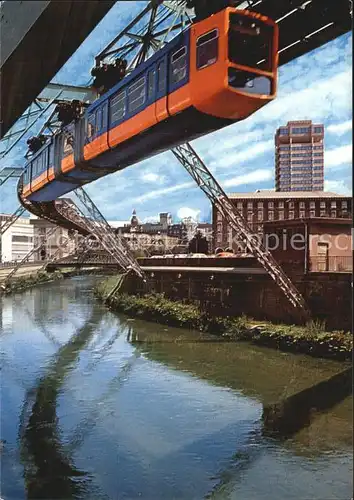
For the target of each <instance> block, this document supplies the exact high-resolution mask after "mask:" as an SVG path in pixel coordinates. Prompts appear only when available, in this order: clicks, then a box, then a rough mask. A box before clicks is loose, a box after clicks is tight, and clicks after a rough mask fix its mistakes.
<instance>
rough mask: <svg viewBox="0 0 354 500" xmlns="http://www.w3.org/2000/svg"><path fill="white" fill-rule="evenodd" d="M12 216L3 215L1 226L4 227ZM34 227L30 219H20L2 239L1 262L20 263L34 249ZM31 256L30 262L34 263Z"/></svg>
mask: <svg viewBox="0 0 354 500" xmlns="http://www.w3.org/2000/svg"><path fill="white" fill-rule="evenodd" d="M10 218H11V215H7V214H1V215H0V224H1V225H3V224H4V223H6V222H7V221H8V220H9V219H10ZM33 236H34V233H33V226H32V225H31V224H30V219H26V218H25V217H20V218H18V219H17V220H16V221H15V222H14V223H13V224H12V225H11V226H10V227H9V228H8V229H7V231H5V233H4V234H3V235H2V236H1V237H0V251H1V252H0V253H1V262H14V261H20V260H22V259H23V257H25V256H26V254H27V253H28V252H29V251H30V250H31V249H32V248H33ZM33 259H34V257H33V256H31V257H30V258H29V261H30V262H31V261H33Z"/></svg>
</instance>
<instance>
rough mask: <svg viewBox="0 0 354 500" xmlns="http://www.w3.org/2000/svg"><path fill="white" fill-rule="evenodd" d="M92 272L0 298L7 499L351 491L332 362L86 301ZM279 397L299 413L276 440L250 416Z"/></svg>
mask: <svg viewBox="0 0 354 500" xmlns="http://www.w3.org/2000/svg"><path fill="white" fill-rule="evenodd" d="M93 283H94V280H93V279H92V278H89V279H88V278H81V279H76V280H66V281H64V282H62V283H60V284H56V285H55V286H54V285H44V286H43V287H40V288H38V289H35V290H32V291H28V292H26V293H24V294H18V295H16V296H13V297H7V298H5V300H3V301H2V313H1V316H0V317H1V318H2V331H1V335H2V341H3V342H2V349H1V363H2V395H1V397H2V399H3V401H2V405H3V407H6V408H7V412H6V414H5V413H4V412H3V413H2V414H1V419H2V424H3V426H2V433H3V436H4V438H5V439H6V441H7V442H6V444H5V449H4V455H3V461H2V464H1V466H2V477H3V478H8V479H7V480H6V481H5V484H3V496H4V497H5V498H6V500H8V499H9V500H11V499H15V498H16V500H17V499H22V498H46V499H50V498H62V499H70V498H75V499H76V498H77V499H86V498H89V499H91V498H92V499H96V498H97V499H98V498H107V499H108V498H109V499H111V498H112V499H115V498H119V499H129V500H132V499H135V498H143V499H147V500H150V499H151V500H159V499H161V500H165V499H167V498H178V499H180V500H196V499H202V498H213V499H218V500H219V499H222V500H224V499H229V500H231V499H232V500H234V499H236V498H237V499H238V500H239V499H243V498H247V499H259V498H262V499H263V498H266V499H268V498H269V500H270V499H272V500H284V499H287V498H299V499H300V500H302V499H303V500H305V499H306V498H309V496H310V497H311V498H313V499H318V500H320V499H321V500H322V499H323V498H346V497H348V496H349V494H350V491H351V488H350V484H349V481H350V479H348V478H349V477H350V469H351V442H352V440H351V434H352V426H351V415H352V413H351V401H352V399H351V398H350V397H349V398H348V397H346V398H345V396H346V394H347V393H348V384H346V385H345V384H344V383H343V380H344V379H343V380H342V379H341V377H343V376H340V375H338V373H339V372H340V371H342V370H343V367H344V365H343V364H339V363H336V362H332V361H328V360H326V361H324V360H315V359H312V358H307V357H305V356H301V355H297V356H294V355H291V354H289V353H286V354H282V353H280V352H276V351H273V350H270V349H269V350H268V349H264V348H258V347H252V346H249V345H247V344H235V343H230V342H223V341H219V340H218V339H216V338H215V337H212V336H204V335H203V336H202V335H200V334H198V333H196V332H190V331H186V330H182V329H174V328H167V327H165V326H162V325H156V324H153V323H147V322H143V321H138V320H136V321H134V320H133V321H132V320H131V319H130V318H127V317H125V316H121V315H114V314H111V313H110V312H108V311H106V310H105V309H104V308H103V307H102V306H101V305H99V304H98V303H96V302H95V300H94V298H93V296H92V286H93ZM37 295H39V297H38V296H37ZM58 304H61V306H63V307H64V308H65V309H66V314H67V316H66V317H65V316H64V315H63V313H62V312H60V311H58V310H57V309H56V307H57V306H58ZM5 361H6V362H5ZM344 369H345V367H344ZM348 373H349V371H348V372H347V374H348ZM328 379H329V380H330V381H332V383H333V382H335V381H336V380H337V383H338V384H339V387H340V389H341V391H342V393H341V394H340V393H339V391H338V392H336V391H335V384H334V385H332V386H331V394H332V395H333V396H335V398H334V397H333V398H326V391H328V387H330V386H329V385H327V386H326V385H325V386H323V381H325V380H328ZM344 381H346V382H348V375H347V376H346V378H345V380H344ZM329 383H331V382H329ZM316 384H317V386H316ZM313 386H315V388H312V389H311V387H313ZM316 387H317V388H316ZM326 387H327V389H326ZM299 394H300V395H301V394H302V396H299ZM296 395H297V396H296ZM316 398H319V399H318V401H320V402H321V401H322V403H321V404H318V401H317V403H316V404H314V402H315V400H316ZM321 398H322V399H321ZM343 398H344V399H343ZM334 399H336V401H334ZM281 401H286V402H287V405H286V412H284V413H285V414H286V415H289V414H290V415H291V414H292V412H293V410H294V409H296V410H297V411H299V410H301V412H300V413H301V414H302V415H303V416H304V419H303V421H301V419H297V420H296V421H297V424H298V425H297V427H296V428H295V429H294V430H293V431H292V432H291V433H288V434H287V435H286V436H285V437H286V439H285V440H284V439H281V440H279V439H278V438H275V437H274V436H273V435H268V434H266V433H265V432H264V427H263V422H262V418H261V417H262V412H263V413H264V411H265V409H266V408H269V407H270V405H272V404H274V403H279V402H281ZM309 401H310V403H309ZM321 405H322V406H321ZM331 405H332V407H331ZM313 406H316V407H317V409H315V410H313ZM14 433H15V436H14ZM16 436H17V440H16ZM282 438H284V435H283V436H282ZM19 458H20V460H19ZM21 464H22V465H21ZM21 467H22V470H21ZM321 475H322V476H323V477H324V478H323V480H321V481H319V480H318V477H319V476H321ZM269 478H272V481H273V482H275V484H276V485H279V486H274V485H271V484H270V479H269ZM291 478H293V479H291ZM295 478H296V479H295ZM21 481H22V483H21ZM22 485H23V492H22V490H21V488H22ZM326 495H327V496H326Z"/></svg>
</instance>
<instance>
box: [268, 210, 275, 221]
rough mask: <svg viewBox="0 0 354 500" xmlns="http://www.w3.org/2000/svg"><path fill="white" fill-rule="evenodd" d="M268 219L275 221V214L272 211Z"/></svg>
mask: <svg viewBox="0 0 354 500" xmlns="http://www.w3.org/2000/svg"><path fill="white" fill-rule="evenodd" d="M268 219H269V220H274V212H273V210H270V211H269V212H268Z"/></svg>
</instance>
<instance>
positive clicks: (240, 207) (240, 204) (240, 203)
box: [237, 201, 243, 210]
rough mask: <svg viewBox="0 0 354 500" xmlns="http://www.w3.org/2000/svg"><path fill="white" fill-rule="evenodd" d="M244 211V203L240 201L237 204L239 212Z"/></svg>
mask: <svg viewBox="0 0 354 500" xmlns="http://www.w3.org/2000/svg"><path fill="white" fill-rule="evenodd" d="M242 209H243V203H242V201H239V202H238V203H237V210H242Z"/></svg>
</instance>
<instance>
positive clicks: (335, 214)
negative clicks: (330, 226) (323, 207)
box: [331, 210, 337, 218]
mask: <svg viewBox="0 0 354 500" xmlns="http://www.w3.org/2000/svg"><path fill="white" fill-rule="evenodd" d="M331 217H333V218H335V217H337V210H331Z"/></svg>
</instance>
